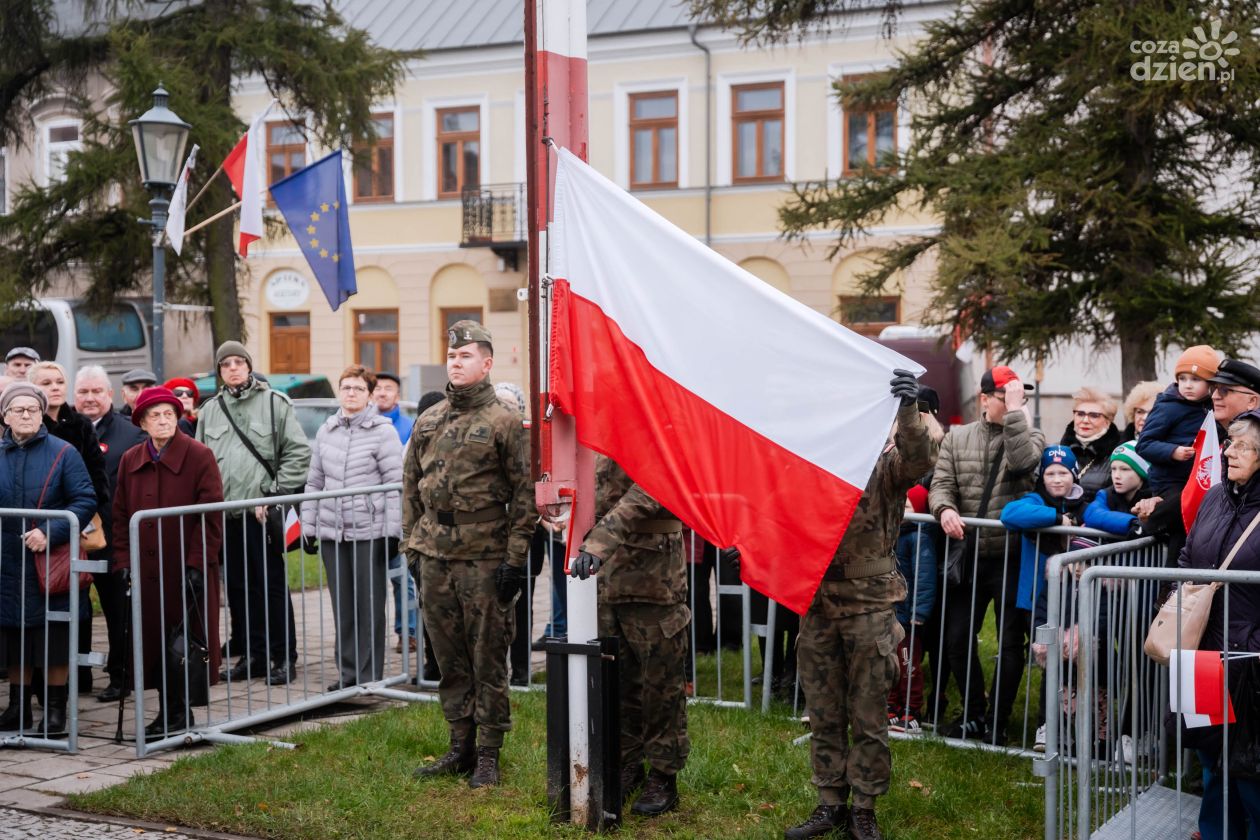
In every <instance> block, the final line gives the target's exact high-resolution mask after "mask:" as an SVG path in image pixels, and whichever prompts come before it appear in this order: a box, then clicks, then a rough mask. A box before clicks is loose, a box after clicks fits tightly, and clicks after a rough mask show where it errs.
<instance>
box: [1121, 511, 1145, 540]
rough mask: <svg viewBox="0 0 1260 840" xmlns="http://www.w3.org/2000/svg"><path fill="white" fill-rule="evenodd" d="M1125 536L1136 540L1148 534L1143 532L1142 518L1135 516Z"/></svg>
mask: <svg viewBox="0 0 1260 840" xmlns="http://www.w3.org/2000/svg"><path fill="white" fill-rule="evenodd" d="M1125 536H1126V537H1128V538H1129V539H1131V540H1136V539H1137V538H1138V537H1143V536H1146V535H1145V534H1144V533H1143V532H1142V520H1140V519H1138V518H1137V517H1136V516H1135V517H1133V521H1132V522H1130V523H1129V530H1128V531H1126V532H1125Z"/></svg>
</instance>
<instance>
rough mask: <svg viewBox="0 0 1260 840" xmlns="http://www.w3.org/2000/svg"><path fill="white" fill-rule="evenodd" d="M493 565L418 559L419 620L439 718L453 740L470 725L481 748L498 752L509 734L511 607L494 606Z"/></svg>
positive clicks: (473, 561)
mask: <svg viewBox="0 0 1260 840" xmlns="http://www.w3.org/2000/svg"><path fill="white" fill-rule="evenodd" d="M498 565H499V564H498V563H495V562H487V561H485V560H444V559H442V558H440V557H429V556H427V555H421V557H420V606H421V615H422V616H423V618H424V627H425V629H426V630H427V631H428V632H429V639H430V640H431V641H432V643H433V656H434V658H436V659H437V664H438V667H439V668H441V669H442V681H441V682H439V683H438V699H439V700H441V702H442V714H443V715H445V717H446V720H447V723H448V724H450V727H451V733H452V734H453V735H458V736H464V735H466V734H468V732H469V730H471V728H472V727H473V725H474V724H475V725H476V727H477V742H478V743H479V744H480V745H481V746H483V747H501V746H503V733H504V732H507V731H508V730H510V729H511V728H512V706H511V703H510V699H509V690H508V663H507V655H508V645H509V644H510V643H511V641H512V630H513V627H514V626H515V604H514V603H511V602H510V603H508V604H500V603H499V599H498V597H497V596H496V594H495V588H494V570H495V568H496V567H497V566H498ZM517 597H519V596H517Z"/></svg>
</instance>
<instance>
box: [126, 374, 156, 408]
mask: <svg viewBox="0 0 1260 840" xmlns="http://www.w3.org/2000/svg"><path fill="white" fill-rule="evenodd" d="M156 384H157V375H156V374H154V373H153V371H151V370H145V369H144V368H136V369H134V370H129V371H127V372H126V373H124V374H123V376H122V395H123V407H122V408H121V409H120V410H119V412H118V413H119V414H121V415H122V416H123V417H131V410H132V409H133V408H134V407H135V405H136V399H137V398H139V396H140V392H141V391H143V390H144V389H145V388H152V387H153V386H154V385H156Z"/></svg>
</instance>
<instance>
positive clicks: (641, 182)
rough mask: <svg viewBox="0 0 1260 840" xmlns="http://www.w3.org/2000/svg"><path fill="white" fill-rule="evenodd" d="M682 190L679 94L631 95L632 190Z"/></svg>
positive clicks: (671, 92)
mask: <svg viewBox="0 0 1260 840" xmlns="http://www.w3.org/2000/svg"><path fill="white" fill-rule="evenodd" d="M676 186H678V93H677V92H676V91H672V90H671V91H663V92H657V93H632V94H630V187H631V188H632V189H633V188H636V187H637V188H653V187H676Z"/></svg>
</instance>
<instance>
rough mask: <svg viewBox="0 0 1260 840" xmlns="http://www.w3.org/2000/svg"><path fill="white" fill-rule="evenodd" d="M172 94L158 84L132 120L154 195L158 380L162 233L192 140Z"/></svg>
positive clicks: (144, 177) (159, 370)
mask: <svg viewBox="0 0 1260 840" xmlns="http://www.w3.org/2000/svg"><path fill="white" fill-rule="evenodd" d="M168 99H170V94H169V93H167V92H166V88H164V87H162V85H161V83H159V84H158V86H157V90H155V91H153V107H152V108H150V109H149V110H147V111H145V112H144V114H143V116H141V117H139V118H138V119H134V120H132V121H131V122H130V123H129V125H130V126H131V136H132V139H134V140H135V142H136V159H137V160H138V161H139V163H140V180H141V181H142V182H143V183H144V186H145V189H147V190H148V191H149V192H150V193H152V194H153V198H152V199H150V200H149V209H150V212H151V214H152V218H150V219H149V222H148V223H149V225H150V226H151V227H152V228H153V372H154V373H156V374H157V378H158V382H164V381H165V380H166V374H165V371H164V370H163V368H164V367H165V364H164V362H165V359H164V355H163V354H164V352H165V346H164V336H163V329H162V327H163V324H162V321H163V316H164V312H163V310H164V309H165V307H166V250H165V249H164V248H163V247H162V234H163V233H164V232H165V230H166V215H167V210H168V209H169V208H170V203H171V193H172V192H173V191H174V190H175V181H176V179H177V178H178V177H179V169H180V166H181V164H182V163H183V161H184V146H185V145H186V144H187V143H188V130H189V129H190V128H192V126H190V125H189V124H188V123H186V122H184V121H183V120H181V119H180V118H179V117H178V116H176V115H175V112H174V111H172V110H171V109H170V108H167V107H166V102H167V100H168Z"/></svg>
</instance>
